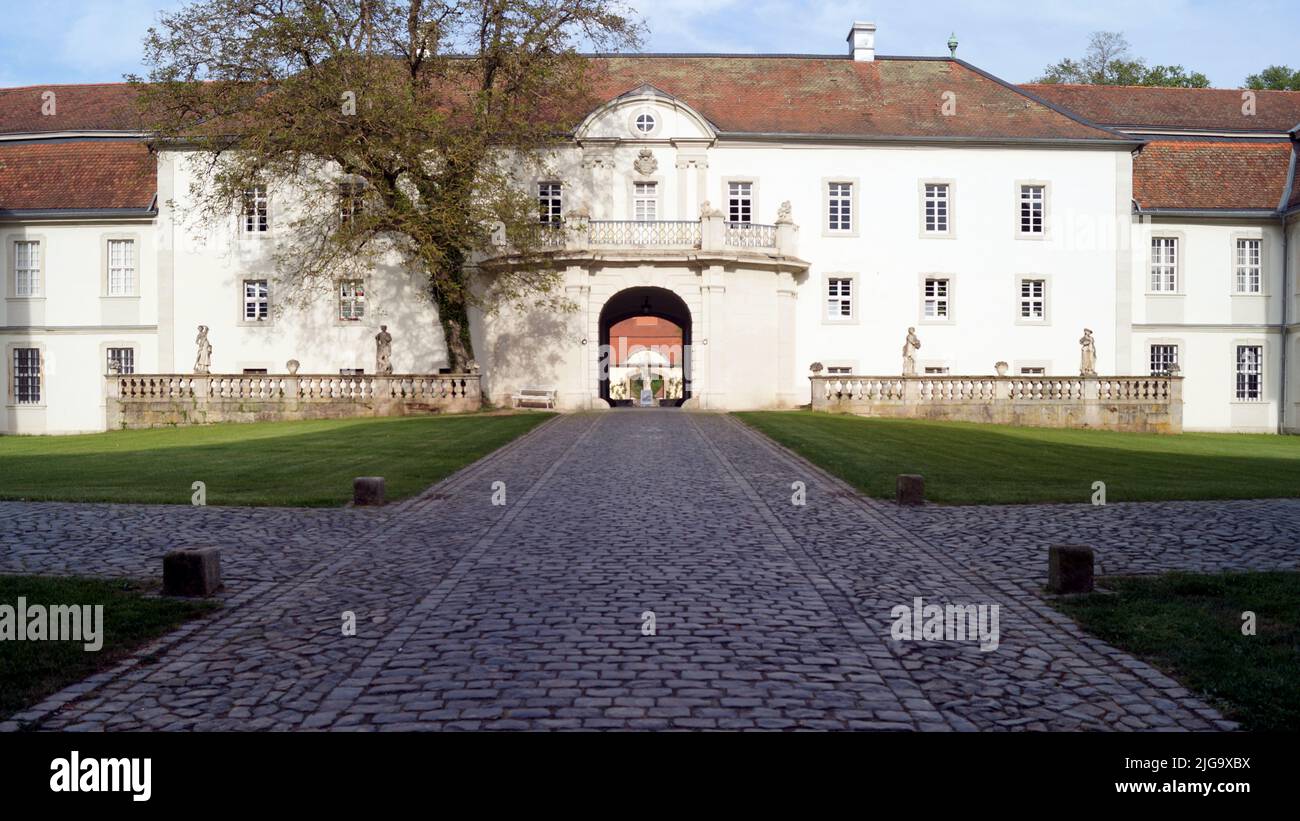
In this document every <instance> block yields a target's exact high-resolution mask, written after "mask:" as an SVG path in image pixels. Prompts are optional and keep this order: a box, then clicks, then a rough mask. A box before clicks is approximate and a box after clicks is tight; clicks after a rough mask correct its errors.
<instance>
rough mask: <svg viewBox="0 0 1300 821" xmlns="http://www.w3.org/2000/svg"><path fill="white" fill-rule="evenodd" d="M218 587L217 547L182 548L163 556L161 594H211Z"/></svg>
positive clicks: (219, 556) (218, 561) (219, 567)
mask: <svg viewBox="0 0 1300 821" xmlns="http://www.w3.org/2000/svg"><path fill="white" fill-rule="evenodd" d="M220 587H221V550H220V548H216V547H182V548H178V549H176V550H172V551H170V552H168V553H167V555H165V556H163V595H166V596H211V595H212V594H213V593H215V592H217V589H218V588H220Z"/></svg>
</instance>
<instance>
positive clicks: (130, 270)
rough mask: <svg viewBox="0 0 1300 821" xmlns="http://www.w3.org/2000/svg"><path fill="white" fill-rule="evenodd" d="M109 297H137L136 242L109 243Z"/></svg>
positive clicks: (119, 241)
mask: <svg viewBox="0 0 1300 821" xmlns="http://www.w3.org/2000/svg"><path fill="white" fill-rule="evenodd" d="M108 295H109V296H134V295H135V240H133V239H110V240H109V241H108Z"/></svg>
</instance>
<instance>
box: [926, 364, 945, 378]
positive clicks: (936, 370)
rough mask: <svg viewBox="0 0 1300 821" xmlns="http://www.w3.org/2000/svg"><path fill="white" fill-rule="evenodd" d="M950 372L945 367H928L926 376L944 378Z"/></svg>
mask: <svg viewBox="0 0 1300 821" xmlns="http://www.w3.org/2000/svg"><path fill="white" fill-rule="evenodd" d="M947 372H948V368H947V366H944V365H926V366H925V374H926V375H927V376H942V375H944V374H946V373H947Z"/></svg>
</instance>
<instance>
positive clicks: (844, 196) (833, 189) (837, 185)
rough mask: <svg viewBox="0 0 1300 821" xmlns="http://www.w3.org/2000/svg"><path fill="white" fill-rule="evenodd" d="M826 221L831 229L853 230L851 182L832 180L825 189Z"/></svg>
mask: <svg viewBox="0 0 1300 821" xmlns="http://www.w3.org/2000/svg"><path fill="white" fill-rule="evenodd" d="M826 208H827V214H826V217H827V223H826V227H827V229H828V230H831V231H852V230H853V183H851V182H832V183H828V184H827V191H826Z"/></svg>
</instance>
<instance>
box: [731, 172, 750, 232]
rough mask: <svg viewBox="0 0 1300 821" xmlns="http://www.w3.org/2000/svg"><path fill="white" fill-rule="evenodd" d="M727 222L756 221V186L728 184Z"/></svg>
mask: <svg viewBox="0 0 1300 821" xmlns="http://www.w3.org/2000/svg"><path fill="white" fill-rule="evenodd" d="M727 221H728V222H745V223H748V222H753V221H754V184H753V183H752V182H729V183H727Z"/></svg>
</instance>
